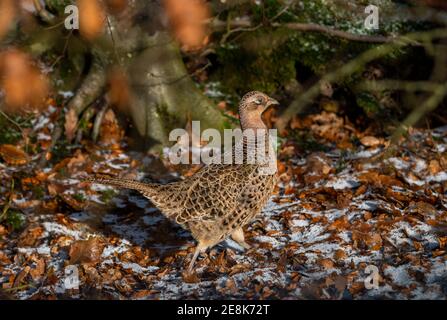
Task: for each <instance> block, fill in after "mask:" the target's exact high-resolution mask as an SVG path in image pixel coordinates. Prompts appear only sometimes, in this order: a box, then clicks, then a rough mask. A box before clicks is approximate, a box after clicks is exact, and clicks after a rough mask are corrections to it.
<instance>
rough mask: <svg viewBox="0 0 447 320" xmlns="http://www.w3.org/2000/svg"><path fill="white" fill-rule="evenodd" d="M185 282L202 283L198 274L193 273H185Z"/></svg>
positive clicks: (183, 274) (183, 276)
mask: <svg viewBox="0 0 447 320" xmlns="http://www.w3.org/2000/svg"><path fill="white" fill-rule="evenodd" d="M182 278H183V281H184V282H186V283H197V282H200V278H199V276H198V275H197V273H195V272H194V273H193V272H183V273H182Z"/></svg>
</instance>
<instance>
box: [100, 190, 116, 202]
mask: <svg viewBox="0 0 447 320" xmlns="http://www.w3.org/2000/svg"><path fill="white" fill-rule="evenodd" d="M117 194H118V192H116V191H115V190H114V189H107V190H104V191H102V192H101V196H100V199H101V201H102V202H104V203H109V202H110V200H112V199H113V197H115V196H116V195H117Z"/></svg>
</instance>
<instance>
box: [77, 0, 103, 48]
mask: <svg viewBox="0 0 447 320" xmlns="http://www.w3.org/2000/svg"><path fill="white" fill-rule="evenodd" d="M77 3H78V8H79V31H80V32H81V34H82V36H83V37H85V38H86V39H88V40H93V39H95V38H97V37H98V36H100V35H101V33H102V32H103V29H104V23H105V19H106V16H105V12H104V7H103V6H102V4H101V2H100V1H99V0H77Z"/></svg>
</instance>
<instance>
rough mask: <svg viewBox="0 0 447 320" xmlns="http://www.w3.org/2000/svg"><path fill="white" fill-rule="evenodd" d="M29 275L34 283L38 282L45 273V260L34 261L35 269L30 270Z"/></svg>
mask: <svg viewBox="0 0 447 320" xmlns="http://www.w3.org/2000/svg"><path fill="white" fill-rule="evenodd" d="M29 273H30V275H31V277H32V278H33V280H34V281H39V280H40V279H41V278H42V276H43V275H44V273H45V260H44V259H38V260H37V261H36V267H35V268H32V269H31V270H30V272H29Z"/></svg>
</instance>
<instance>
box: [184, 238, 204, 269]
mask: <svg viewBox="0 0 447 320" xmlns="http://www.w3.org/2000/svg"><path fill="white" fill-rule="evenodd" d="M206 248H207V247H206V246H203V245H202V244H201V243H200V242H199V244H198V245H197V247H196V250H195V251H194V255H193V256H192V259H191V262H190V263H189V267H188V271H187V272H188V273H191V271H192V268H193V267H194V264H195V262H196V260H197V258H198V256H199V254H200V253H202V252H205V251H206Z"/></svg>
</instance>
